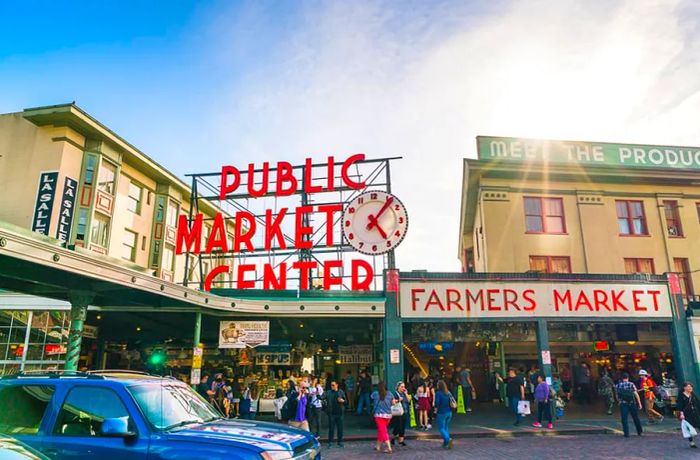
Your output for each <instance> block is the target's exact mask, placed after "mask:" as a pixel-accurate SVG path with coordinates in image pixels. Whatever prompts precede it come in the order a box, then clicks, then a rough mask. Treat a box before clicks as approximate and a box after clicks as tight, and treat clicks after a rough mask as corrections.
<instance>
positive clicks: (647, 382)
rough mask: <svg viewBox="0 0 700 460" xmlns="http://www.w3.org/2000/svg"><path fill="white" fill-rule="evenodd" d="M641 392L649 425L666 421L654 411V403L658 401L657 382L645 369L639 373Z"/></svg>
mask: <svg viewBox="0 0 700 460" xmlns="http://www.w3.org/2000/svg"><path fill="white" fill-rule="evenodd" d="M639 391H640V393H641V394H640V396H641V398H642V399H643V400H644V408H645V410H646V413H647V418H648V420H649V423H656V422H658V423H661V422H663V421H664V416H663V415H661V414H660V413H659V412H657V411H656V409H654V401H656V391H658V388H657V387H656V382H654V379H652V378H651V375H649V373H648V372H647V371H645V370H644V369H642V370H640V371H639Z"/></svg>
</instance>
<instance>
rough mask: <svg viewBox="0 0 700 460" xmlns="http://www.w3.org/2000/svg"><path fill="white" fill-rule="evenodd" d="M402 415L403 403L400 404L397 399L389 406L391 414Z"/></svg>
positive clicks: (393, 415)
mask: <svg viewBox="0 0 700 460" xmlns="http://www.w3.org/2000/svg"><path fill="white" fill-rule="evenodd" d="M402 415H403V404H401V401H399V402H397V403H396V404H394V405H392V406H391V416H392V417H401V416H402Z"/></svg>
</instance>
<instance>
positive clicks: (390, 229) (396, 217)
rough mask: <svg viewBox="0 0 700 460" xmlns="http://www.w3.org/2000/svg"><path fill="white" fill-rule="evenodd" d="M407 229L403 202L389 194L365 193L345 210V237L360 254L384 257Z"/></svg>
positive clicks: (406, 217) (378, 192)
mask: <svg viewBox="0 0 700 460" xmlns="http://www.w3.org/2000/svg"><path fill="white" fill-rule="evenodd" d="M407 228H408V215H407V214H406V208H405V207H404V205H403V203H401V201H399V199H398V198H396V197H395V196H394V195H391V194H389V193H386V192H380V191H376V192H365V193H363V194H361V195H359V196H357V197H356V198H355V199H354V200H352V201H351V202H349V203H348V204H347V206H346V207H345V210H344V211H343V235H344V236H345V239H346V240H347V242H348V243H350V245H351V246H352V247H354V248H355V249H357V250H358V251H359V252H361V253H363V254H369V255H377V254H384V253H385V252H388V251H391V250H392V249H394V248H395V247H396V246H398V245H399V243H401V241H402V240H403V238H404V236H405V235H406V229H407Z"/></svg>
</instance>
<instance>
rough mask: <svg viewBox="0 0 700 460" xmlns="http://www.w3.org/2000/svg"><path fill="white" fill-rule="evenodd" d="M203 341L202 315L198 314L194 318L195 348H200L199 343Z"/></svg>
mask: <svg viewBox="0 0 700 460" xmlns="http://www.w3.org/2000/svg"><path fill="white" fill-rule="evenodd" d="M201 340H202V313H201V312H199V311H198V312H197V313H195V316H194V340H193V342H194V343H193V344H192V346H193V347H198V346H199V342H200V341H201Z"/></svg>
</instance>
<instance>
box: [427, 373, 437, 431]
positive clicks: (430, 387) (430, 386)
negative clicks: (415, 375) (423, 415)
mask: <svg viewBox="0 0 700 460" xmlns="http://www.w3.org/2000/svg"><path fill="white" fill-rule="evenodd" d="M425 389H426V391H427V392H428V397H429V398H430V410H428V427H430V428H432V424H433V420H434V418H435V413H434V411H433V410H432V408H433V406H434V405H435V380H433V378H428V379H427V380H426V381H425Z"/></svg>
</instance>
